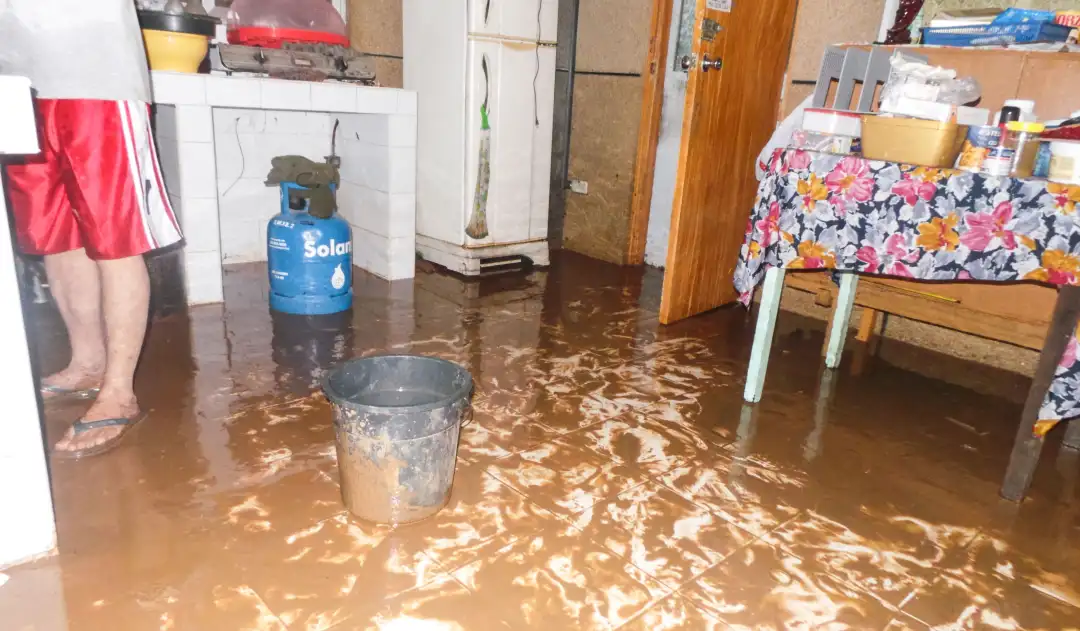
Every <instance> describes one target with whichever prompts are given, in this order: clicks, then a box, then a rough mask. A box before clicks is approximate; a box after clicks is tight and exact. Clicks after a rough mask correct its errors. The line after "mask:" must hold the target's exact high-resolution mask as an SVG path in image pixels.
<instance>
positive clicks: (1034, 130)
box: [982, 121, 1046, 177]
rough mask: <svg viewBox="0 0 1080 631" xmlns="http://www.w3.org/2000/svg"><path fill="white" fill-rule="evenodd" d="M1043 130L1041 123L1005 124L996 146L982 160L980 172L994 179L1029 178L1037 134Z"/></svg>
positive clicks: (1032, 167) (1036, 150) (1013, 122)
mask: <svg viewBox="0 0 1080 631" xmlns="http://www.w3.org/2000/svg"><path fill="white" fill-rule="evenodd" d="M1045 129H1046V126H1045V125H1043V124H1042V123H1027V122H1023V121H1009V122H1007V123H1006V124H1005V129H1003V130H1002V132H1001V139H1000V140H999V141H998V144H997V146H996V147H993V148H991V149H990V152H989V154H987V156H986V159H985V160H983V163H982V172H983V173H986V174H987V175H992V176H995V177H1009V176H1014V177H1031V174H1032V172H1033V171H1034V170H1035V154H1036V153H1037V152H1038V140H1039V134H1040V133H1042V132H1043V130H1045Z"/></svg>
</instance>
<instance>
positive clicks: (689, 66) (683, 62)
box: [679, 55, 724, 72]
mask: <svg viewBox="0 0 1080 631" xmlns="http://www.w3.org/2000/svg"><path fill="white" fill-rule="evenodd" d="M699 65H700V66H701V71H702V72H708V71H710V70H719V69H720V68H722V67H723V66H724V62H723V61H722V60H720V59H709V56H708V55H702V56H701V63H700V64H699V63H698V60H697V58H696V57H695V56H694V55H683V56H682V58H681V59H679V67H680V68H682V69H683V70H686V71H687V72H689V71H690V70H693V69H694V68H695V67H697V66H699Z"/></svg>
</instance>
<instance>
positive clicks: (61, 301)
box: [41, 248, 105, 396]
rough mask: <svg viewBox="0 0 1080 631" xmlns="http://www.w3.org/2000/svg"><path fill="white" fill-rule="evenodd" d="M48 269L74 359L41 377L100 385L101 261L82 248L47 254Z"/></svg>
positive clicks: (61, 383) (67, 384)
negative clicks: (88, 255) (61, 367)
mask: <svg viewBox="0 0 1080 631" xmlns="http://www.w3.org/2000/svg"><path fill="white" fill-rule="evenodd" d="M45 272H46V274H48V277H49V288H50V289H51V290H52V294H53V298H55V299H56V306H57V308H58V309H59V311H60V317H61V318H63V320H64V326H65V327H67V332H68V339H69V340H71V361H70V362H69V363H68V365H67V368H64V369H63V370H61V371H60V372H58V373H54V374H52V375H49V376H47V377H45V378H44V379H42V380H41V381H42V383H43V384H45V385H50V386H58V387H61V388H69V389H82V388H90V387H96V386H100V385H101V380H102V377H103V376H104V375H105V327H104V322H103V321H102V318H101V283H100V282H99V273H98V264H97V263H95V262H94V261H91V260H90V258H89V257H87V256H86V251H85V250H83V249H82V248H80V249H78V250H72V251H70V252H64V253H62V254H50V255H48V256H46V257H45ZM46 396H47V395H46Z"/></svg>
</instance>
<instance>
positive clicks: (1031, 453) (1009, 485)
mask: <svg viewBox="0 0 1080 631" xmlns="http://www.w3.org/2000/svg"><path fill="white" fill-rule="evenodd" d="M1078 319H1080V287H1075V286H1065V287H1062V288H1061V289H1059V290H1058V297H1057V303H1056V304H1055V305H1054V315H1053V318H1052V319H1051V320H1050V330H1049V331H1047V333H1046V341H1045V342H1043V349H1042V352H1041V353H1040V354H1039V364H1038V366H1037V367H1036V368H1035V378H1034V379H1032V380H1031V389H1030V390H1028V396H1027V401H1026V402H1025V403H1024V412H1023V414H1022V415H1021V416H1020V427H1019V428H1018V429H1017V430H1016V442H1015V443H1013V450H1012V455H1011V456H1010V457H1009V468H1008V469H1007V470H1006V471H1005V481H1004V482H1003V483H1002V485H1001V496H1002V497H1004V498H1005V499H1007V500H1010V501H1013V502H1019V501H1022V500H1023V499H1024V496H1025V495H1027V492H1028V488H1030V487H1031V479H1032V477H1034V475H1035V468H1036V466H1037V465H1038V464H1039V454H1040V453H1042V447H1043V442H1044V441H1043V438H1042V437H1040V436H1036V435H1035V424H1036V423H1037V422H1038V421H1039V407H1041V406H1042V401H1043V398H1044V397H1045V396H1046V391H1047V389H1049V387H1050V383H1051V382H1052V381H1053V380H1054V373H1055V372H1056V371H1057V366H1058V363H1059V362H1060V361H1061V355H1062V354H1063V353H1064V352H1065V347H1066V346H1067V345H1068V343H1069V339H1070V338H1071V337H1072V334H1073V331H1075V330H1076V322H1077V320H1078ZM1069 429H1070V430H1072V431H1069V432H1068V435H1067V438H1068V436H1072V437H1073V438H1076V437H1077V434H1078V433H1080V430H1075V429H1072V428H1069Z"/></svg>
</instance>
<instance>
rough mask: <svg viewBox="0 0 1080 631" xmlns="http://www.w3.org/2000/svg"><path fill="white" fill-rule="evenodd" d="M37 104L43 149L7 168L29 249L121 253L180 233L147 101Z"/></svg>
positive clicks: (19, 228)
mask: <svg viewBox="0 0 1080 631" xmlns="http://www.w3.org/2000/svg"><path fill="white" fill-rule="evenodd" d="M36 105H37V115H38V129H39V135H40V139H41V153H40V154H38V155H36V156H31V157H28V158H26V159H25V160H23V161H21V162H19V163H16V164H12V165H10V166H8V168H7V174H8V183H9V185H10V194H11V206H12V214H13V215H14V216H15V233H16V235H17V237H18V241H19V246H20V248H21V249H22V250H23V252H24V253H26V254H34V255H43V254H59V253H61V252H68V251H71V250H78V249H79V248H85V249H86V253H87V255H88V256H89V257H90V258H92V259H95V260H100V259H118V258H125V257H129V256H136V255H139V254H144V253H146V252H149V251H151V250H155V249H157V248H162V247H165V246H168V245H172V244H174V243H177V242H178V241H180V239H181V238H182V236H181V234H180V225H179V224H178V223H177V221H176V216H175V215H174V214H173V210H172V205H171V204H170V203H169V197H168V195H167V194H166V192H165V181H164V179H163V178H162V177H161V168H160V166H159V165H158V156H157V148H156V147H155V145H154V137H153V134H152V133H151V129H150V107H149V106H148V105H147V104H146V103H140V102H137V101H95V100H85V99H62V100H52V99H39V100H38V101H37V102H36Z"/></svg>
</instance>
